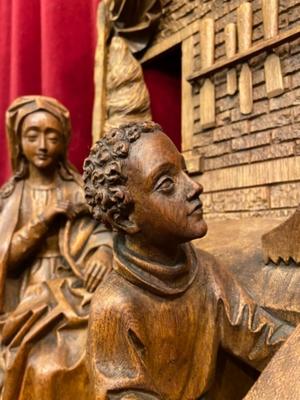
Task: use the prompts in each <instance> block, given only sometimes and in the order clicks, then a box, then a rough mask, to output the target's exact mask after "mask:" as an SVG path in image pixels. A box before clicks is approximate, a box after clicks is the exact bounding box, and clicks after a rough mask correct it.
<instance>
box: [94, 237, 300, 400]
mask: <svg viewBox="0 0 300 400" xmlns="http://www.w3.org/2000/svg"><path fill="white" fill-rule="evenodd" d="M183 250H184V253H185V262H183V263H181V264H178V265H173V266H165V265H159V264H156V263H152V262H150V261H149V260H146V259H142V258H140V257H138V255H137V254H134V253H133V252H131V251H130V250H129V249H127V248H126V246H125V240H124V238H123V236H121V235H119V236H117V237H116V238H115V242H114V270H113V272H112V274H111V275H110V277H109V280H106V282H103V283H102V284H101V285H100V286H99V287H98V289H97V291H96V293H95V296H94V298H93V301H92V306H91V315H90V320H89V330H88V360H89V367H90V371H91V379H92V386H93V388H94V389H93V390H94V393H93V396H94V397H93V399H94V400H106V399H126V398H128V399H130V400H132V399H143V400H157V399H160V400H196V399H199V398H200V397H201V396H203V395H205V393H206V392H207V391H208V389H209V387H210V385H211V382H212V379H213V377H214V371H215V364H216V358H217V352H218V349H219V347H220V346H222V347H223V348H225V349H226V350H228V351H230V352H232V353H233V354H235V355H236V356H237V357H239V358H241V359H243V360H244V361H246V362H247V363H248V364H250V365H252V366H254V367H255V368H257V369H259V370H261V369H263V368H264V366H265V365H266V364H267V362H268V361H269V359H270V357H271V356H272V355H273V353H274V352H275V351H276V350H277V349H278V347H279V346H280V345H281V343H282V342H283V341H284V340H285V339H286V338H287V336H288V335H289V334H290V333H291V332H292V330H293V327H291V326H290V325H287V324H286V323H283V322H282V321H280V320H278V319H276V318H274V317H272V316H271V315H270V314H269V313H268V312H267V311H265V310H264V309H262V308H261V307H259V306H258V305H256V304H255V303H254V302H253V300H252V299H251V298H250V297H249V296H248V295H247V294H246V293H245V292H244V291H243V289H242V288H241V287H239V286H238V284H237V283H236V281H235V280H234V278H233V277H232V276H231V275H230V274H229V273H228V272H227V271H226V270H225V269H223V268H222V266H221V265H219V264H218V263H217V262H216V260H215V259H214V258H213V257H212V256H211V255H209V254H208V253H206V252H203V251H200V250H196V249H195V248H194V247H193V245H192V244H185V245H183Z"/></svg>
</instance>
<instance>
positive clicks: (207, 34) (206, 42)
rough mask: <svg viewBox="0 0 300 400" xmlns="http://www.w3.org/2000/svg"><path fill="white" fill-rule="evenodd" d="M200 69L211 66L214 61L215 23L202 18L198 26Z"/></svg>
mask: <svg viewBox="0 0 300 400" xmlns="http://www.w3.org/2000/svg"><path fill="white" fill-rule="evenodd" d="M200 49H201V50H200V57H201V67H202V68H207V67H210V66H211V65H213V63H214V59H215V23H214V20H213V18H204V19H203V20H202V21H201V24H200Z"/></svg>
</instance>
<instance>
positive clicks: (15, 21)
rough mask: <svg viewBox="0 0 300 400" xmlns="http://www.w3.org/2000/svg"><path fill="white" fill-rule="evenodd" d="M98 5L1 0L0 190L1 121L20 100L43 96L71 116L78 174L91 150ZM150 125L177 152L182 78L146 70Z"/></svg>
mask: <svg viewBox="0 0 300 400" xmlns="http://www.w3.org/2000/svg"><path fill="white" fill-rule="evenodd" d="M98 2H99V0H63V1H62V0H27V1H24V0H0V26H1V34H0V149H1V155H0V184H2V183H3V182H4V181H5V180H7V179H8V177H9V176H10V173H11V172H10V163H9V159H8V153H7V148H6V139H5V126H4V115H5V111H6V109H7V107H8V106H9V104H10V103H11V101H12V100H14V99H15V98H16V97H18V96H23V95H28V94H43V95H47V96H52V97H55V98H57V99H58V100H59V101H61V102H62V103H63V104H64V105H65V106H66V107H67V108H68V109H69V110H70V112H71V118H72V125H73V135H72V141H71V146H70V151H69V158H70V160H71V162H72V163H73V164H75V165H76V167H77V168H78V169H79V170H81V166H82V162H83V160H84V158H85V157H86V156H87V154H88V151H89V147H90V144H91V121H92V108H93V94H94V83H93V70H94V53H95V46H96V40H97V32H96V13H97V4H98ZM145 78H146V82H147V85H148V87H149V91H150V97H151V102H152V113H153V119H154V120H156V121H157V122H158V123H160V124H161V125H162V127H163V128H164V130H165V131H166V133H167V134H169V136H171V138H173V140H174V141H175V142H176V144H177V145H178V147H179V145H180V144H179V143H180V77H179V78H178V76H177V77H174V76H172V74H171V75H170V76H168V73H166V71H165V70H164V69H163V70H161V69H160V67H159V66H156V65H151V66H150V67H146V70H145Z"/></svg>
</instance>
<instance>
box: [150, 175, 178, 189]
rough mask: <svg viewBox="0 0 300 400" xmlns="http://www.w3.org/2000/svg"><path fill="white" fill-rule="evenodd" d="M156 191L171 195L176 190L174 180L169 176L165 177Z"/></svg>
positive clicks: (156, 187)
mask: <svg viewBox="0 0 300 400" xmlns="http://www.w3.org/2000/svg"><path fill="white" fill-rule="evenodd" d="M154 190H155V191H159V192H164V193H171V192H172V191H173V190H174V180H173V179H172V178H171V177H169V176H168V177H166V176H164V177H162V178H160V179H159V180H158V182H157V183H156V185H155V188H154Z"/></svg>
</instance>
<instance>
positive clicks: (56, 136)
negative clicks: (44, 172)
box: [21, 111, 65, 169]
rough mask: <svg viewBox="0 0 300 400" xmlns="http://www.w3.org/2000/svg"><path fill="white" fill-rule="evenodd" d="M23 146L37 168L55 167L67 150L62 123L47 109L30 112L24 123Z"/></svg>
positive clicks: (25, 154) (26, 154)
mask: <svg viewBox="0 0 300 400" xmlns="http://www.w3.org/2000/svg"><path fill="white" fill-rule="evenodd" d="M21 146H22V151H23V154H24V156H25V157H26V159H27V160H28V161H29V163H30V164H32V165H34V166H35V167H36V168H38V169H49V168H55V167H56V166H57V163H58V160H59V159H60V158H61V157H62V155H63V154H64V150H65V143H64V137H63V128H62V126H61V123H60V122H59V120H58V119H57V118H55V117H54V116H53V115H52V114H50V113H48V112H46V111H37V112H34V113H32V114H29V115H28V116H26V117H25V119H24V121H23V124H22V128H21Z"/></svg>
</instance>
